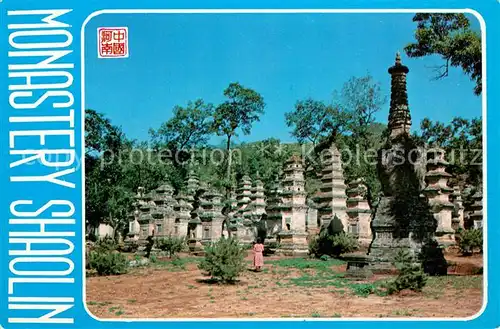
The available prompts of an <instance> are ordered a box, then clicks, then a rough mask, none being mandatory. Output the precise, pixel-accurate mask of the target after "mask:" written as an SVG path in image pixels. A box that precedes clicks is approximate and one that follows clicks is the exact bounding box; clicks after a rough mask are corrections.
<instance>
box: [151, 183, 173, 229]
mask: <svg viewBox="0 0 500 329" xmlns="http://www.w3.org/2000/svg"><path fill="white" fill-rule="evenodd" d="M173 195H174V188H173V187H172V186H171V185H170V184H169V183H168V182H167V181H165V182H164V183H163V184H162V185H160V187H158V188H157V189H156V190H154V191H153V193H152V199H153V202H154V207H153V208H152V209H151V216H152V217H153V218H154V234H153V235H154V236H155V238H162V237H166V236H172V235H174V234H175V233H174V227H175V220H176V217H177V215H176V213H175V210H174V209H175V207H177V201H176V200H175V199H174V197H173Z"/></svg>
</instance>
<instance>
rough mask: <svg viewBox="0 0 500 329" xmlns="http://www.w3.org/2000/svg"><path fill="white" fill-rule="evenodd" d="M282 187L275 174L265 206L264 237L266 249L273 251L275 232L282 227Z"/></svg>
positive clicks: (274, 249)
mask: <svg viewBox="0 0 500 329" xmlns="http://www.w3.org/2000/svg"><path fill="white" fill-rule="evenodd" d="M281 193H282V188H281V184H280V177H279V175H277V176H276V178H275V181H274V183H273V186H272V187H271V189H270V190H269V194H268V198H267V207H266V214H267V216H266V219H265V227H266V231H267V234H266V239H265V240H264V246H265V247H266V249H267V250H268V251H271V252H275V251H276V246H277V238H276V237H277V234H278V233H279V232H280V231H281V230H282V229H283V227H282V225H283V216H282V207H283V200H282V198H281Z"/></svg>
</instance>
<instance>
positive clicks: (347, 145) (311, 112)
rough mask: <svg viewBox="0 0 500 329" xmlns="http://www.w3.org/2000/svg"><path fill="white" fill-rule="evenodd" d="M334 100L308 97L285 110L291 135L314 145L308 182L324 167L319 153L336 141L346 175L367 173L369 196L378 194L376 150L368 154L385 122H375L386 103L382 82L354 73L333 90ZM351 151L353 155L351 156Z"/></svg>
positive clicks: (313, 179)
mask: <svg viewBox="0 0 500 329" xmlns="http://www.w3.org/2000/svg"><path fill="white" fill-rule="evenodd" d="M333 94H334V100H333V102H332V103H331V104H329V105H326V104H325V103H323V102H321V101H316V100H313V99H306V100H303V101H299V102H297V104H296V105H295V110H294V111H292V112H289V113H286V114H285V119H286V123H287V125H288V126H289V127H291V128H292V132H291V134H292V136H294V137H295V138H297V140H298V142H299V143H306V142H309V143H311V147H313V148H314V151H313V152H312V154H311V156H310V157H309V156H308V157H307V159H306V160H307V161H306V164H307V166H308V168H309V167H311V166H312V167H313V168H314V170H308V171H307V174H306V177H307V180H308V182H314V181H315V180H317V178H316V177H313V176H314V174H315V173H316V172H319V171H320V170H321V167H322V164H321V163H319V162H318V161H317V160H318V156H319V155H320V154H321V152H322V151H323V150H325V149H327V148H328V147H330V145H331V144H332V143H333V142H335V143H336V144H337V147H338V148H339V150H341V151H342V150H345V151H347V150H348V151H349V152H342V154H343V160H344V161H349V162H348V163H346V166H344V170H345V174H346V179H347V180H352V179H355V178H358V177H365V179H366V183H367V185H368V188H369V197H370V198H373V196H375V195H377V194H378V190H379V189H380V184H379V181H378V178H377V172H376V154H372V155H371V157H370V154H367V152H369V150H371V151H373V150H374V149H378V148H379V147H380V146H381V145H382V142H381V138H382V136H383V132H384V131H385V126H382V125H380V124H377V123H376V122H375V115H376V113H377V112H378V111H380V110H381V108H382V106H383V105H384V104H385V103H386V101H387V100H386V97H384V96H383V94H382V91H381V88H380V83H378V82H376V81H374V80H373V77H372V76H371V75H369V74H367V75H366V76H362V77H352V78H351V79H349V80H348V81H347V82H346V83H344V85H343V87H342V89H341V90H340V91H334V93H333ZM349 155H351V156H349Z"/></svg>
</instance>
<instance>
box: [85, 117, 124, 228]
mask: <svg viewBox="0 0 500 329" xmlns="http://www.w3.org/2000/svg"><path fill="white" fill-rule="evenodd" d="M85 143H86V149H85V175H86V180H85V198H86V200H85V201H86V202H85V213H86V221H87V223H88V225H89V226H90V228H93V227H97V226H98V224H99V223H102V222H105V223H108V224H110V225H111V226H112V227H114V228H121V226H122V225H121V223H122V222H123V221H124V219H125V216H124V213H125V212H126V211H127V208H128V203H127V199H128V198H129V197H130V195H129V194H128V193H127V191H126V190H124V189H123V188H122V187H121V181H122V179H123V173H122V168H121V163H120V161H119V159H120V156H121V152H122V150H123V149H124V147H126V146H127V145H129V144H130V142H129V141H128V140H127V139H126V138H125V135H124V134H123V133H122V132H121V129H120V128H119V127H116V126H114V125H112V124H111V122H110V120H109V119H107V118H105V117H104V115H102V114H101V113H98V112H96V111H94V110H86V112H85Z"/></svg>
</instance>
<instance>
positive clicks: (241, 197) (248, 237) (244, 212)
mask: <svg viewBox="0 0 500 329" xmlns="http://www.w3.org/2000/svg"><path fill="white" fill-rule="evenodd" d="M236 200H237V207H238V210H237V211H236V213H235V214H234V215H233V217H232V218H231V219H230V224H231V226H232V227H233V228H232V233H233V235H234V236H236V237H237V238H238V239H239V241H240V242H241V243H244V244H250V243H252V242H253V241H254V240H255V229H254V227H253V222H252V216H251V207H250V205H251V203H252V180H251V178H250V177H249V176H248V175H244V176H243V177H242V178H241V182H240V187H239V188H238V195H237V197H236Z"/></svg>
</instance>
